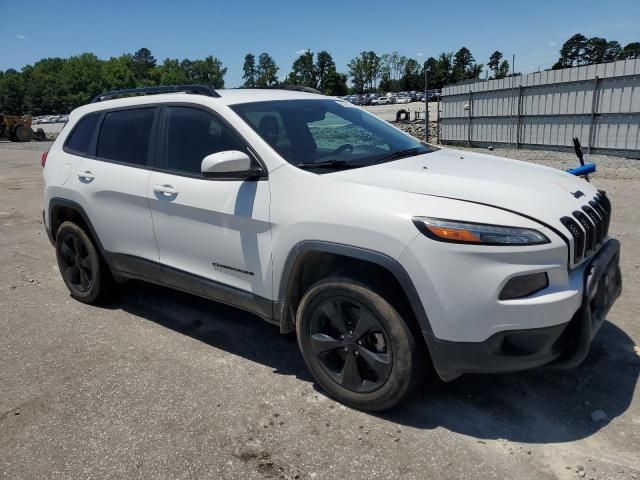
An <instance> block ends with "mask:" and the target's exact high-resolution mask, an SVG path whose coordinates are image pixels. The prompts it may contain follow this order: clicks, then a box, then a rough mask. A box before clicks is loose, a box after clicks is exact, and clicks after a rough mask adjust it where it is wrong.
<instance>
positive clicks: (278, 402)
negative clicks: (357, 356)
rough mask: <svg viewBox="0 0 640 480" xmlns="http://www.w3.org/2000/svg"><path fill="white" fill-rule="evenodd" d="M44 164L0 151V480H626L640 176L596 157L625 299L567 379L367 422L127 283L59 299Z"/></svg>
mask: <svg viewBox="0 0 640 480" xmlns="http://www.w3.org/2000/svg"><path fill="white" fill-rule="evenodd" d="M46 147H47V144H43V143H32V144H10V143H0V195H1V197H0V312H1V315H0V478H19V479H27V478H131V477H135V478H289V479H295V478H305V479H306V478H317V479H320V478H367V479H369V478H408V479H412V478H416V479H418V478H420V479H423V478H437V479H446V478H452V479H453V478H455V479H459V478H522V479H540V478H543V479H545V478H561V479H573V478H597V479H601V478H603V479H606V478H612V479H623V478H624V479H630V478H640V455H639V452H640V395H638V393H639V389H638V374H639V373H640V356H639V354H638V353H637V352H636V350H634V348H636V349H637V347H636V345H637V344H638V343H639V340H640V326H639V324H638V314H639V312H640V295H638V293H639V290H638V286H639V285H640V260H639V259H640V255H639V254H640V209H639V208H638V201H639V200H640V162H638V163H635V162H631V161H625V160H624V159H612V158H595V157H594V159H595V160H596V161H599V164H598V167H599V173H598V174H597V175H596V176H595V177H594V179H593V181H594V182H595V183H596V184H597V185H598V186H601V187H602V188H604V189H606V190H607V192H608V193H609V194H610V196H611V197H612V201H613V204H614V215H613V220H612V226H611V230H612V234H613V235H615V236H617V237H618V238H620V239H621V241H622V244H623V255H622V262H623V264H622V270H623V277H624V289H625V290H624V292H623V295H622V297H621V298H620V299H619V301H618V303H617V304H616V305H615V307H614V308H613V310H612V312H611V314H610V316H609V318H608V322H606V323H605V325H604V326H603V328H602V329H601V331H600V332H599V334H598V336H597V337H596V339H595V341H594V344H593V348H592V351H591V353H590V354H589V357H588V358H587V360H586V361H585V362H584V364H583V365H581V366H580V367H578V368H576V369H574V370H571V371H564V372H555V371H548V370H535V371H530V372H524V373H517V374H510V375H491V376H482V375H468V376H465V377H462V378H459V379H457V380H455V381H454V382H451V383H448V384H442V383H432V384H428V385H425V386H424V387H423V389H422V390H421V391H419V392H417V393H416V394H415V395H414V396H413V397H412V398H411V399H410V400H409V401H408V402H407V403H405V404H403V405H402V406H400V407H399V408H398V409H396V410H395V411H392V412H389V413H384V414H378V415H372V414H368V413H362V412H358V411H355V410H352V409H349V408H346V407H344V406H342V405H340V404H337V403H335V402H334V401H332V400H331V399H329V398H327V397H326V396H325V394H324V393H323V392H322V391H319V390H317V389H316V387H315V386H314V383H313V382H312V380H311V378H310V375H309V374H308V373H307V371H306V369H305V367H304V364H303V362H302V358H301V356H300V355H299V353H298V351H297V346H296V344H295V341H294V340H293V339H292V338H290V337H282V336H280V335H279V333H278V331H277V328H276V327H273V326H270V325H268V324H266V323H264V322H262V321H261V320H259V319H257V318H255V317H253V316H251V315H250V314H247V313H245V312H242V311H239V310H235V309H232V308H228V307H225V306H223V305H219V304H216V303H214V302H209V301H206V300H203V299H200V298H197V297H193V296H189V295H186V294H182V293H177V292H173V291H170V290H167V289H164V288H161V287H156V286H151V285H145V284H142V283H137V282H130V283H127V284H126V285H125V286H124V287H123V289H122V290H123V292H122V296H121V297H120V298H119V299H117V300H115V301H113V303H111V304H108V305H103V306H99V307H96V306H87V305H83V304H81V303H78V302H76V301H74V300H73V299H71V298H70V297H69V294H68V292H67V290H66V288H65V286H64V284H63V282H62V280H61V279H60V277H59V274H58V271H57V267H56V262H55V255H54V250H53V248H52V247H51V246H50V245H49V243H48V241H47V238H46V234H45V232H44V230H43V227H42V224H41V216H40V215H41V209H42V206H41V201H42V200H41V198H42V182H41V175H40V165H39V158H40V151H41V150H43V149H44V148H46ZM493 153H494V154H498V155H513V156H517V157H518V158H523V159H532V160H534V161H536V162H542V163H545V162H549V164H551V165H554V166H559V167H562V168H565V166H564V162H571V165H569V166H572V165H573V163H574V162H573V160H571V157H570V156H568V155H567V154H557V155H556V154H542V153H540V152H527V151H524V150H521V151H517V152H505V151H495V152H493Z"/></svg>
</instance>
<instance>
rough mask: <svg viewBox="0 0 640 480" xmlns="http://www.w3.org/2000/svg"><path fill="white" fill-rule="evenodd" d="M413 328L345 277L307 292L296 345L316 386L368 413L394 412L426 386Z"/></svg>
mask: <svg viewBox="0 0 640 480" xmlns="http://www.w3.org/2000/svg"><path fill="white" fill-rule="evenodd" d="M379 288H380V289H381V290H380V291H383V288H384V287H379ZM394 303H395V302H394ZM409 321H411V319H409ZM409 325H410V324H409V323H408V322H406V321H405V319H403V318H402V316H401V315H400V314H399V313H398V310H396V308H395V307H394V305H393V303H391V302H390V301H389V300H387V299H386V298H385V297H384V296H383V295H381V294H380V293H378V290H376V289H374V288H373V287H371V286H369V285H366V284H364V283H361V282H360V281H358V280H356V279H354V278H350V277H347V276H342V277H329V278H326V279H324V280H320V281H319V282H317V283H315V284H314V285H312V286H311V287H309V288H308V289H307V291H306V292H305V294H304V295H303V297H302V299H301V301H300V305H299V306H298V310H297V313H296V335H297V337H298V345H299V346H300V351H301V352H302V357H303V358H304V361H305V363H306V364H307V367H308V368H309V370H310V371H311V373H312V374H313V376H314V378H315V379H316V380H317V382H318V383H319V384H320V385H321V386H322V387H323V388H324V390H326V392H327V393H328V394H329V395H331V396H332V397H334V398H335V399H337V400H339V401H341V402H343V403H345V404H347V405H349V406H352V407H354V408H359V409H361V410H370V411H380V410H385V409H388V408H391V407H393V406H394V405H396V404H398V403H399V402H401V401H402V400H403V399H404V398H405V397H406V396H407V395H409V393H410V392H411V391H412V389H413V388H414V387H416V386H417V385H418V384H419V383H420V381H421V380H422V377H423V374H424V372H425V368H424V367H425V360H427V359H428V354H427V353H426V351H425V350H424V344H423V343H422V342H421V341H420V340H419V339H418V338H417V337H416V336H415V335H414V334H413V332H412V329H411V328H410V327H409Z"/></svg>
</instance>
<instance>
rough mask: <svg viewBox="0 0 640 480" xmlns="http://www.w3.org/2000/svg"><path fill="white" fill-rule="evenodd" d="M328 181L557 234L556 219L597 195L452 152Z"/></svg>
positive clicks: (564, 178) (497, 160) (556, 176)
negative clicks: (443, 200) (465, 208)
mask: <svg viewBox="0 0 640 480" xmlns="http://www.w3.org/2000/svg"><path fill="white" fill-rule="evenodd" d="M330 175H331V177H332V178H335V179H341V180H345V181H349V182H355V183H360V184H364V185H370V186H376V187H382V188H389V189H394V190H400V191H404V192H410V193H416V194H421V195H434V196H439V197H448V198H455V199H458V200H465V201H470V202H476V203H482V204H486V205H491V206H495V207H500V208H504V209H508V210H511V211H514V212H517V213H520V214H524V215H526V216H528V217H532V218H534V219H537V220H539V221H541V222H543V223H546V224H547V225H550V226H553V227H556V228H562V227H561V223H560V221H559V220H560V217H562V216H565V215H571V212H572V211H573V210H576V209H579V208H580V207H581V206H582V205H585V204H586V203H587V202H588V201H589V200H591V199H592V198H593V197H594V196H595V194H596V193H597V189H596V188H594V187H593V186H592V185H590V184H589V183H587V182H586V181H585V180H583V179H581V178H578V177H576V176H574V175H571V174H569V173H566V172H563V171H561V170H556V169H554V168H550V167H544V166H541V165H536V164H532V163H528V162H521V161H518V160H511V159H507V158H502V157H496V156H493V155H485V154H482V153H473V152H466V151H461V150H453V149H441V150H438V151H435V152H431V153H427V154H424V155H418V156H415V157H408V158H404V159H400V160H396V161H392V162H387V163H383V164H380V165H373V166H371V167H364V168H356V169H352V170H344V171H339V172H336V173H332V174H330ZM581 193H582V194H581ZM469 220H472V219H469Z"/></svg>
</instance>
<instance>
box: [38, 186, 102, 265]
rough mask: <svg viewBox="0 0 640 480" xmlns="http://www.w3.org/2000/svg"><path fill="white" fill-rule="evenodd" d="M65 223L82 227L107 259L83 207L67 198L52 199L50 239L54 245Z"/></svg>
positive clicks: (50, 204) (50, 207)
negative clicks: (68, 222)
mask: <svg viewBox="0 0 640 480" xmlns="http://www.w3.org/2000/svg"><path fill="white" fill-rule="evenodd" d="M65 221H72V222H74V223H77V224H78V225H79V226H80V227H82V228H83V229H84V230H85V231H86V232H87V234H88V235H89V236H90V237H91V240H93V242H94V243H95V244H96V246H97V248H98V250H99V252H100V254H101V255H102V257H103V258H105V259H106V258H107V256H106V255H105V254H104V248H103V247H102V243H101V242H100V238H99V237H98V234H97V233H96V230H95V228H93V224H92V223H91V220H90V219H89V215H87V212H86V211H85V210H84V208H82V205H80V204H79V203H77V202H74V201H73V200H69V199H66V198H60V197H54V198H52V199H51V200H50V201H49V238H50V239H51V241H52V243H53V244H54V245H55V240H56V233H57V232H58V229H59V228H60V225H62V223H63V222H65Z"/></svg>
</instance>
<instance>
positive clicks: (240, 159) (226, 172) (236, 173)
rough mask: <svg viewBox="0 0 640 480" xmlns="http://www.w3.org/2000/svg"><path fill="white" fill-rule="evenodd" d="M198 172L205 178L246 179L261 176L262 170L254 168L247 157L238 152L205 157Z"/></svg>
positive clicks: (219, 153) (226, 152) (231, 151)
mask: <svg viewBox="0 0 640 480" xmlns="http://www.w3.org/2000/svg"><path fill="white" fill-rule="evenodd" d="M200 171H201V172H202V175H203V176H204V177H207V178H229V179H247V178H251V177H258V176H261V175H262V168H260V167H257V168H256V167H254V166H253V164H252V161H251V158H250V157H249V155H247V154H246V153H244V152H240V151H238V150H227V151H225V152H218V153H212V154H211V155H207V156H206V157H204V159H203V160H202V164H201V166H200Z"/></svg>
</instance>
